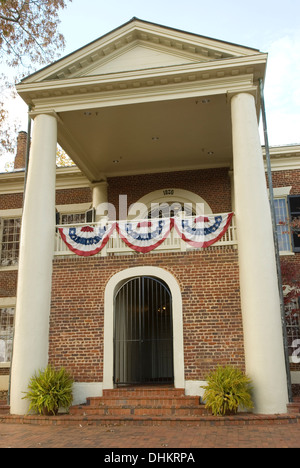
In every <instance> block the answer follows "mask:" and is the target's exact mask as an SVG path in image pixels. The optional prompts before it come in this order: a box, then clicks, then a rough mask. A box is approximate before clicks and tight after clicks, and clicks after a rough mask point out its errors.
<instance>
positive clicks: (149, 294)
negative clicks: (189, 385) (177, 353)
mask: <svg viewBox="0 0 300 468" xmlns="http://www.w3.org/2000/svg"><path fill="white" fill-rule="evenodd" d="M173 369H174V366H173V316H172V297H171V292H170V289H169V287H168V286H167V284H166V283H165V282H164V281H162V280H160V279H158V278H155V277H151V276H138V277H134V278H130V279H129V280H127V281H125V282H124V283H123V284H122V285H121V286H120V287H119V288H118V290H117V291H116V293H115V298H114V384H115V385H124V384H127V385H130V384H133V385H139V384H149V385H154V384H166V383H168V384H173V382H174V370H173Z"/></svg>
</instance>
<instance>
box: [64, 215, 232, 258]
mask: <svg viewBox="0 0 300 468" xmlns="http://www.w3.org/2000/svg"><path fill="white" fill-rule="evenodd" d="M232 217H233V213H227V214H222V215H209V216H199V217H196V218H194V217H190V218H183V219H182V218H177V217H176V218H163V219H149V220H144V221H138V220H136V221H123V222H122V221H119V222H115V223H112V224H111V225H110V224H108V225H105V226H101V225H99V226H95V227H92V226H84V227H72V228H59V232H60V235H61V237H62V239H63V241H64V242H65V244H66V245H67V246H68V248H69V249H70V250H71V251H72V252H74V253H75V254H77V255H80V256H83V257H89V256H91V255H96V254H97V253H99V252H100V251H101V250H102V249H103V248H104V247H105V245H106V244H107V242H108V240H109V238H110V237H111V235H112V234H113V232H114V230H115V229H116V230H117V232H118V234H119V236H120V238H121V239H122V240H123V241H124V242H125V244H126V245H128V247H130V248H131V249H133V250H135V251H136V252H141V253H147V252H151V250H154V249H156V248H157V247H158V246H160V245H161V244H162V243H163V242H164V240H165V239H166V238H167V237H168V235H169V234H170V232H171V230H172V229H173V227H175V229H176V231H177V233H178V235H179V237H180V238H181V239H183V240H184V241H185V242H187V243H188V244H189V245H190V246H191V247H194V248H206V247H209V246H211V245H213V244H214V243H215V242H217V241H218V240H220V239H221V238H222V237H223V236H224V234H225V233H226V231H227V229H228V227H229V225H230V223H231V220H232Z"/></svg>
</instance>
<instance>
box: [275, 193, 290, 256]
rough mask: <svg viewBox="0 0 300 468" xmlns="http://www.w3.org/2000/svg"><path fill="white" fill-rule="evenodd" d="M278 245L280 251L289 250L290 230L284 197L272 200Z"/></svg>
mask: <svg viewBox="0 0 300 468" xmlns="http://www.w3.org/2000/svg"><path fill="white" fill-rule="evenodd" d="M274 207H275V217H276V227H277V237H278V247H279V251H280V252H289V251H291V241H290V232H289V225H288V219H289V218H288V211H287V202H286V199H285V198H276V199H275V200H274Z"/></svg>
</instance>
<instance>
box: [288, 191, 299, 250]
mask: <svg viewBox="0 0 300 468" xmlns="http://www.w3.org/2000/svg"><path fill="white" fill-rule="evenodd" d="M288 202H289V209H290V221H291V237H292V243H293V250H294V252H300V195H290V196H289V197H288Z"/></svg>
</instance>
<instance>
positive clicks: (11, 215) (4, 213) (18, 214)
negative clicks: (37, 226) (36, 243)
mask: <svg viewBox="0 0 300 468" xmlns="http://www.w3.org/2000/svg"><path fill="white" fill-rule="evenodd" d="M16 218H20V219H22V208H17V209H13V210H0V220H6V219H16ZM2 226H3V223H1V224H0V258H1V252H2V236H3V232H2V229H3V228H2ZM20 234H21V233H20ZM17 269H18V264H16V265H9V266H4V265H1V262H0V270H17Z"/></svg>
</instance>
